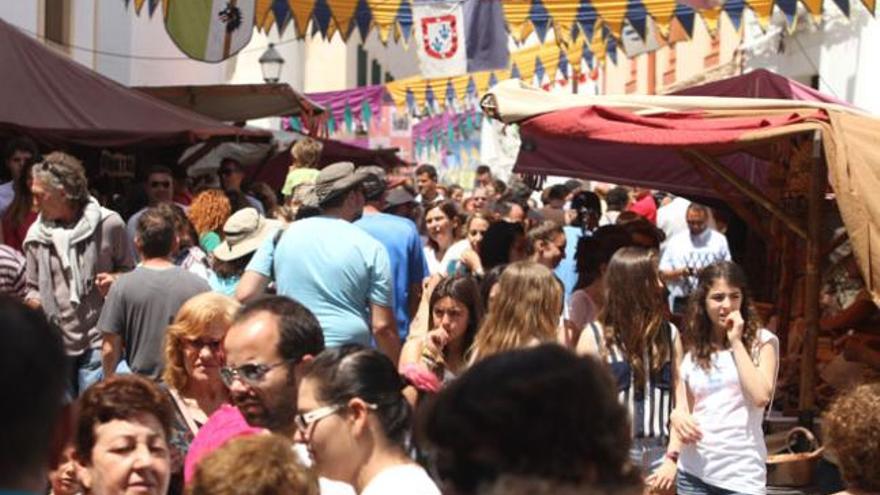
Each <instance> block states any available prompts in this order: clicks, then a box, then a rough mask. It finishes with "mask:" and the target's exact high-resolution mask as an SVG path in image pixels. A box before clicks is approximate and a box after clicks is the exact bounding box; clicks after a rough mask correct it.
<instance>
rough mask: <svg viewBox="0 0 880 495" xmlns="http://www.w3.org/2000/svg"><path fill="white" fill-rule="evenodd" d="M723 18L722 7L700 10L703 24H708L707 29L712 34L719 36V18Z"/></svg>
mask: <svg viewBox="0 0 880 495" xmlns="http://www.w3.org/2000/svg"><path fill="white" fill-rule="evenodd" d="M720 18H721V7H716V8H714V9H705V10H701V11H700V19H702V20H703V24H705V25H706V29H707V30H708V31H709V34H710V35H712V36H717V34H718V20H719V19H720Z"/></svg>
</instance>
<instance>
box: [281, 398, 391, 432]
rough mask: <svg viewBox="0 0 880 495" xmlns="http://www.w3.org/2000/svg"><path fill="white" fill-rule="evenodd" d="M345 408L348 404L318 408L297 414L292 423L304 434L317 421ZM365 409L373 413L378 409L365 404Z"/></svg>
mask: <svg viewBox="0 0 880 495" xmlns="http://www.w3.org/2000/svg"><path fill="white" fill-rule="evenodd" d="M346 407H348V404H335V405H332V406H324V407H319V408H317V409H314V410H311V411H309V412H306V413H302V414H297V415H296V417H294V418H293V422H294V424H295V425H296V428H297V429H298V430H299V431H300V432H302V433H306V432H307V431H308V430H309V427H311V426H312V425H315V424H317V422H318V421H321V420H322V419H324V418H326V417H328V416H332V415H333V414H336V413H337V412H339V411H340V410H342V409H345V408H346ZM367 409H369V410H370V411H375V410H376V409H379V406H377V405H376V404H369V403H367Z"/></svg>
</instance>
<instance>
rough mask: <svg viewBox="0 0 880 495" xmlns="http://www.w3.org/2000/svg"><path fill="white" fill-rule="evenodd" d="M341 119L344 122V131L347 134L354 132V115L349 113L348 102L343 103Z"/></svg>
mask: <svg viewBox="0 0 880 495" xmlns="http://www.w3.org/2000/svg"><path fill="white" fill-rule="evenodd" d="M342 119H343V120H344V121H345V130H346V131H348V132H349V133H352V132H354V115H352V113H351V106H349V104H348V101H346V102H345V109H344V110H343V111H342Z"/></svg>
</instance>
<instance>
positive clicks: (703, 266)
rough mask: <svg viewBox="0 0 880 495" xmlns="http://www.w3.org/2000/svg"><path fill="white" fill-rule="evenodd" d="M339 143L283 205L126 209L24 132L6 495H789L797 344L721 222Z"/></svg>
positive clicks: (852, 402) (851, 434)
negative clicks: (775, 322)
mask: <svg viewBox="0 0 880 495" xmlns="http://www.w3.org/2000/svg"><path fill="white" fill-rule="evenodd" d="M320 153H321V148H320V143H319V142H317V141H313V140H310V139H306V140H303V141H300V142H298V143H296V144H295V145H294V147H293V149H292V155H293V157H294V164H293V166H292V167H291V170H290V173H289V174H288V177H287V180H286V182H285V184H284V186H283V188H282V189H281V191H280V192H281V193H282V194H277V193H275V192H274V191H272V190H271V188H269V190H268V191H267V190H266V188H264V187H255V186H254V185H247V184H246V180H245V179H246V170H245V168H244V167H242V165H241V164H240V163H238V162H236V161H235V160H234V159H224V160H223V161H222V162H221V164H220V167H219V169H218V171H217V173H218V177H217V179H218V180H217V181H216V183H217V185H219V187H204V188H202V189H201V190H194V191H192V194H190V193H189V192H187V193H186V194H182V193H181V192H180V191H177V190H175V184H176V183H178V182H179V181H177V180H176V178H175V177H174V174H173V172H172V171H171V170H170V169H168V168H165V167H153V168H150V169H149V170H148V171H146V173H145V174H144V175H145V176H144V184H143V186H144V189H145V191H146V196H147V204H146V205H145V206H144V208H142V209H137V211H135V212H134V213H132V214H131V215H130V216H129V218H128V219H127V222H125V221H123V217H122V216H121V215H120V214H119V213H117V212H115V211H113V210H111V209H109V208H108V207H107V206H105V205H102V204H100V203H99V202H98V200H97V199H96V195H95V194H92V192H91V191H90V188H89V181H88V178H87V174H86V169H85V167H84V166H83V164H82V163H81V162H80V161H79V160H78V159H77V158H75V157H74V156H72V155H70V154H67V153H63V152H52V153H46V154H45V155H42V156H41V155H40V153H39V151H38V150H37V148H36V147H35V146H33V143H30V142H29V141H28V140H26V139H16V140H12V141H10V143H8V145H7V149H6V154H5V164H6V170H5V171H6V172H8V174H9V175H10V177H9V181H8V182H7V183H5V184H2V185H0V214H2V219H3V234H4V237H3V241H4V245H3V246H2V248H0V266H2V268H3V269H2V270H0V279H2V280H0V291H2V292H3V293H4V295H3V297H2V299H0V319H2V320H3V321H4V325H0V333H2V337H3V340H4V343H5V344H4V346H2V347H0V354H2V356H0V380H2V388H3V389H4V390H6V391H8V392H9V397H10V398H11V403H10V404H9V405H8V407H5V408H3V409H2V410H3V412H2V413H0V414H2V421H0V425H2V426H0V445H3V447H4V448H3V449H0V491H3V492H4V493H7V492H23V493H35V494H36V493H45V492H46V490H47V489H48V490H51V492H52V493H54V494H56V495H74V494H78V493H94V494H98V495H104V494H122V493H135V492H137V493H142V494H155V495H164V494H166V493H171V494H177V493H189V494H192V495H227V494H229V495H231V494H239V493H259V494H275V493H285V494H304V495H314V494H318V493H321V494H325V495H332V494H353V493H356V494H361V495H380V494H398V493H399V494H414V495H419V494H424V495H434V494H439V493H446V494H474V495H476V494H481V495H484V494H501V493H504V494H510V493H513V494H518V493H522V494H526V493H529V494H536V493H540V494H551V493H552V494H557V493H561V494H567V493H589V494H592V493H597V494H604V493H621V494H630V493H632V494H637V493H644V492H645V491H646V490H647V491H651V492H654V493H658V494H662V493H674V492H678V493H681V494H685V495H692V494H693V495H698V494H731V493H737V494H740V493H741V494H749V495H764V494H765V493H766V475H767V471H766V460H767V447H766V445H765V443H764V436H763V431H762V422H763V420H764V417H765V415H766V413H767V411H768V409H769V408H770V405H771V403H772V401H773V398H774V391H775V389H776V382H777V375H778V372H779V366H780V362H781V360H780V349H779V340H778V339H777V337H776V336H775V335H774V333H773V332H772V331H770V330H769V329H768V328H767V325H766V323H765V322H763V321H762V318H761V316H760V315H759V313H758V312H757V311H756V309H755V304H754V300H753V297H752V295H751V294H752V293H751V291H750V287H749V284H748V282H747V280H746V276H745V274H744V271H743V269H742V268H741V267H740V266H739V265H737V264H736V263H734V262H732V261H731V252H730V249H729V247H728V242H727V240H726V237H725V235H724V234H722V233H720V232H719V231H718V230H716V229H714V228H713V226H712V225H713V215H712V212H711V209H710V208H708V207H706V206H703V205H700V204H697V203H691V202H688V201H687V200H685V199H684V198H672V197H661V196H660V195H658V196H657V197H655V195H654V192H653V191H649V190H646V189H629V188H624V187H608V188H604V187H598V188H590V187H588V185H587V184H586V183H584V182H581V181H577V180H571V181H569V182H566V183H564V184H555V185H552V186H550V187H548V188H546V189H545V190H544V191H543V193H542V194H541V198H540V200H537V198H533V196H535V195H534V194H533V191H532V189H531V188H530V187H528V186H527V185H525V184H524V183H523V182H521V181H517V180H511V181H510V182H509V183H507V182H505V181H502V180H500V179H498V178H496V177H493V175H492V172H491V170H490V169H489V168H488V167H485V166H482V167H480V168H478V169H477V174H476V183H475V184H474V187H473V189H472V190H471V191H465V190H464V189H463V188H461V187H446V186H443V185H442V184H441V183H440V181H439V177H438V173H437V170H436V169H435V168H434V167H433V166H431V165H420V166H418V167H417V168H415V170H414V172H413V174H412V176H411V177H408V176H404V175H401V174H389V173H387V171H385V170H383V169H381V168H379V167H359V168H358V167H355V166H354V165H353V164H352V163H348V162H338V163H334V164H330V165H328V166H325V167H323V168H320V169H319V167H318V163H319V158H320ZM878 401H880V389H878V388H877V386H876V385H863V386H861V387H860V388H858V389H855V390H854V391H852V392H849V393H848V394H844V395H843V396H841V397H840V398H839V400H838V401H837V403H836V404H835V406H834V407H832V408H831V409H830V410H829V411H828V413H827V415H826V422H825V430H826V431H825V436H826V437H827V441H828V447H829V450H831V451H832V452H834V455H835V456H836V459H837V460H838V466H839V467H840V470H841V472H842V476H843V480H844V481H845V483H846V487H847V489H848V490H849V492H850V493H854V494H855V493H859V494H861V493H877V492H880V469H877V468H876V467H877V466H880V457H878V452H880V426H878V425H880V417H878V414H880V405H878Z"/></svg>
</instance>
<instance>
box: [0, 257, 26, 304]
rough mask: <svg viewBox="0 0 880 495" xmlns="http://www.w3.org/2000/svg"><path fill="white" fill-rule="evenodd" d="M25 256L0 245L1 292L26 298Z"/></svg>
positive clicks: (20, 298)
mask: <svg viewBox="0 0 880 495" xmlns="http://www.w3.org/2000/svg"><path fill="white" fill-rule="evenodd" d="M24 263H25V261H24V256H22V254H21V253H19V252H18V251H16V250H15V249H13V248H11V247H9V246H7V245H5V244H2V245H0V294H4V295H7V296H11V297H14V298H16V299H19V300H24V296H25V293H26V292H27V287H26V286H25V275H24Z"/></svg>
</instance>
